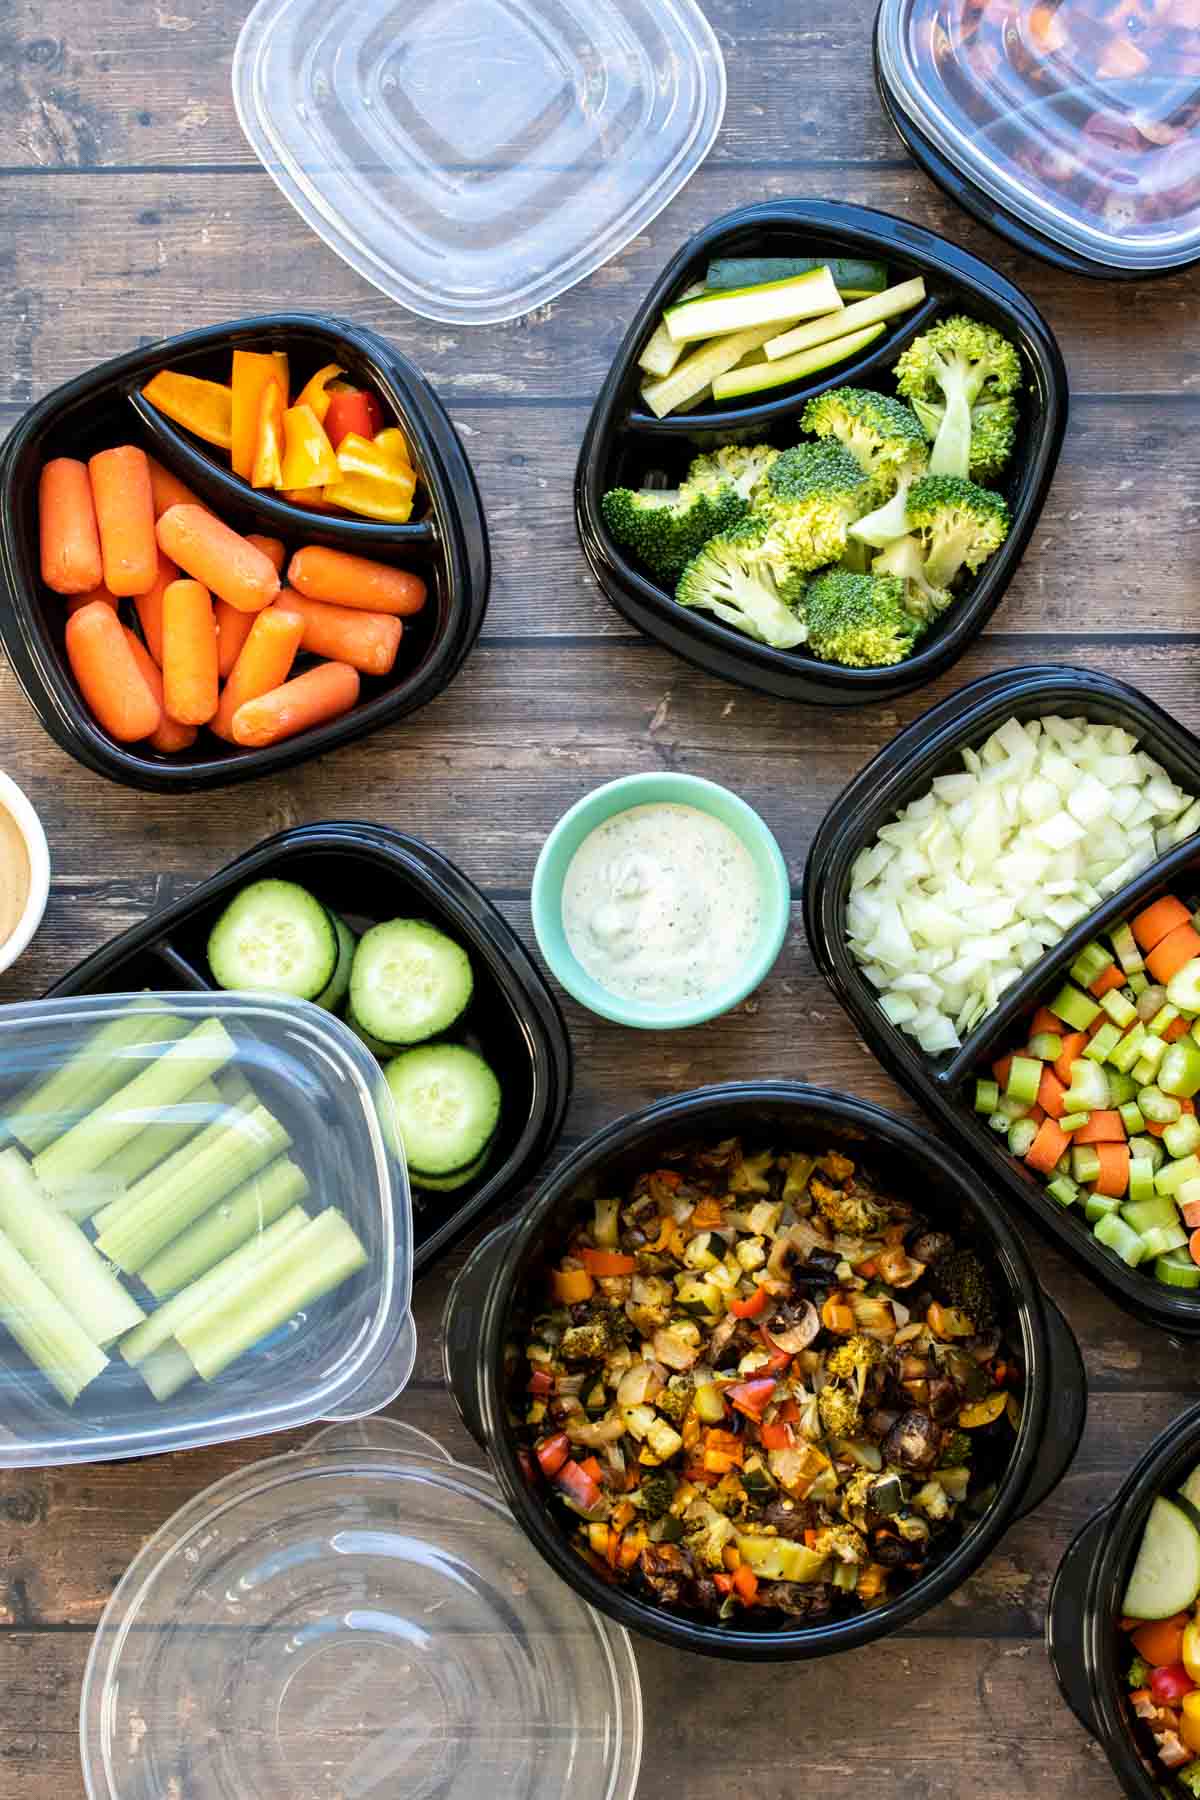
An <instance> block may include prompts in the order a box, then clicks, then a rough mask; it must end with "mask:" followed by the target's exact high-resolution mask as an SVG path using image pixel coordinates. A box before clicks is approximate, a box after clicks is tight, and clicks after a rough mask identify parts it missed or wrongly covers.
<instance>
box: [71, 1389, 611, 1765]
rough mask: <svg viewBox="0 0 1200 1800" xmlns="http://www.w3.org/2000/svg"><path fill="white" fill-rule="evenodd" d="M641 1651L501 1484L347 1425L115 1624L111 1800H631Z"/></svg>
mask: <svg viewBox="0 0 1200 1800" xmlns="http://www.w3.org/2000/svg"><path fill="white" fill-rule="evenodd" d="M641 1745H642V1709H641V1690H640V1687H639V1683H638V1676H637V1666H636V1664H635V1662H634V1657H633V1651H632V1648H631V1646H630V1642H629V1637H628V1634H627V1633H626V1632H625V1631H624V1630H623V1629H622V1628H621V1627H620V1626H617V1625H614V1624H612V1623H611V1622H610V1621H609V1620H607V1619H604V1618H602V1617H601V1616H600V1615H599V1614H598V1613H595V1612H593V1611H592V1610H591V1608H590V1607H588V1606H587V1605H585V1603H584V1602H583V1601H582V1600H580V1599H579V1598H578V1596H577V1595H576V1594H574V1592H573V1591H572V1590H571V1589H570V1588H569V1587H568V1586H567V1585H566V1583H565V1582H563V1581H561V1580H560V1579H559V1578H558V1576H557V1575H555V1574H554V1573H553V1572H552V1571H551V1570H550V1569H549V1568H548V1567H547V1565H546V1564H545V1563H544V1562H543V1561H542V1559H541V1557H540V1556H539V1555H538V1554H537V1552H536V1551H535V1550H534V1549H533V1548H532V1546H531V1545H530V1544H529V1543H528V1541H527V1539H526V1538H525V1537H524V1536H523V1534H522V1533H521V1532H520V1530H519V1529H518V1527H517V1525H516V1524H515V1522H514V1521H513V1518H512V1516H511V1514H510V1513H509V1512H508V1510H507V1508H506V1507H505V1505H504V1502H503V1500H502V1499H501V1498H500V1494H499V1489H498V1488H497V1486H496V1483H495V1482H494V1480H493V1479H492V1477H491V1476H490V1475H486V1474H483V1473H481V1472H479V1471H477V1470H475V1469H468V1468H465V1467H463V1466H462V1465H461V1464H459V1463H455V1462H452V1461H450V1460H449V1459H448V1458H447V1457H446V1455H445V1452H444V1451H442V1450H441V1448H440V1446H439V1445H438V1444H437V1443H436V1442H435V1441H434V1440H433V1439H431V1438H429V1437H427V1436H426V1435H425V1434H424V1433H423V1432H416V1431H412V1430H411V1429H410V1428H409V1427H407V1426H404V1425H401V1424H399V1423H397V1422H396V1421H394V1420H371V1421H369V1422H367V1423H366V1424H364V1425H359V1426H333V1427H331V1428H329V1429H328V1430H326V1431H324V1432H321V1433H320V1434H319V1435H318V1436H317V1438H316V1439H315V1440H314V1441H313V1443H311V1444H310V1445H309V1446H308V1447H307V1448H305V1449H303V1450H300V1451H296V1452H294V1453H292V1454H290V1455H287V1456H279V1457H272V1458H270V1459H269V1460H266V1461H262V1462H257V1463H253V1464H250V1465H249V1466H247V1467H246V1468H244V1469H240V1470H238V1471H237V1472H236V1473H235V1474H233V1475H229V1476H226V1477H225V1479H224V1480H222V1481H218V1482H217V1483H216V1484H215V1485H214V1486H213V1487H210V1488H209V1489H208V1490H207V1491H206V1492H205V1493H202V1494H200V1495H198V1496H197V1497H196V1498H195V1499H194V1500H191V1501H189V1502H188V1504H187V1505H186V1506H184V1507H182V1508H181V1509H180V1511H179V1512H177V1513H176V1515H175V1517H174V1518H173V1519H171V1520H170V1521H169V1522H168V1523H167V1524H166V1525H164V1526H163V1527H162V1529H161V1530H160V1531H158V1532H157V1533H156V1534H155V1536H154V1537H153V1538H151V1539H150V1541H149V1542H148V1543H147V1544H146V1545H145V1547H144V1548H143V1549H142V1551H141V1552H140V1554H139V1555H138V1556H137V1558H136V1559H135V1560H134V1562H133V1563H132V1564H131V1565H130V1568H129V1569H128V1571H127V1572H126V1574H125V1576H124V1578H123V1579H122V1581H121V1583H120V1585H119V1586H118V1587H117V1589H116V1591H115V1592H114V1594H113V1596H112V1598H111V1599H110V1601H109V1602H108V1605H107V1606H106V1608H105V1610H104V1615H103V1617H102V1618H101V1620H100V1625H99V1627H98V1629H97V1632H96V1636H95V1639H94V1641H93V1644H92V1649H91V1653H90V1655H89V1658H88V1664H87V1670H86V1673H85V1675H84V1682H83V1695H82V1701H81V1709H80V1747H81V1753H82V1759H83V1773H84V1779H85V1782H86V1785H87V1791H88V1794H89V1795H90V1796H91V1800H162V1797H163V1796H164V1795H171V1794H179V1795H186V1796H187V1800H241V1796H244V1795H256V1796H260V1797H261V1800H267V1796H269V1797H270V1800H333V1797H334V1796H337V1797H338V1800H434V1796H436V1800H483V1797H484V1796H488V1795H494V1796H497V1797H498V1800H499V1797H501V1796H502V1797H503V1800H562V1797H563V1796H564V1795H567V1794H569V1795H570V1796H571V1800H630V1797H631V1796H632V1794H633V1792H634V1789H635V1787H636V1784H637V1776H638V1765H639V1762H640V1759H641Z"/></svg>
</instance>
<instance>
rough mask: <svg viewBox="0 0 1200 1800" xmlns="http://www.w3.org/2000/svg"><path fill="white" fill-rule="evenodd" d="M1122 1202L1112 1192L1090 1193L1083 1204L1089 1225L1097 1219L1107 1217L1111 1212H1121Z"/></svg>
mask: <svg viewBox="0 0 1200 1800" xmlns="http://www.w3.org/2000/svg"><path fill="white" fill-rule="evenodd" d="M1120 1208H1121V1202H1120V1201H1119V1200H1117V1199H1115V1198H1114V1197H1113V1196H1112V1195H1111V1194H1089V1195H1088V1197H1087V1199H1086V1200H1085V1201H1084V1205H1083V1216H1084V1218H1085V1219H1086V1220H1087V1222H1088V1224H1089V1225H1094V1224H1095V1223H1096V1221H1097V1219H1107V1218H1108V1216H1109V1214H1110V1213H1115V1212H1119V1211H1120Z"/></svg>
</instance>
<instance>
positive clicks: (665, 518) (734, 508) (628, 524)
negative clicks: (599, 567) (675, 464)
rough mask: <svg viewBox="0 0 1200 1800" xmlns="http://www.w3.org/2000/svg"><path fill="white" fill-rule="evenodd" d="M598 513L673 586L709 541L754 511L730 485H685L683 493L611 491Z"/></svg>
mask: <svg viewBox="0 0 1200 1800" xmlns="http://www.w3.org/2000/svg"><path fill="white" fill-rule="evenodd" d="M600 510H601V512H602V513H603V515H604V522H605V524H606V525H607V526H608V529H609V530H610V531H611V532H612V534H613V536H614V537H615V538H616V540H617V542H618V543H619V544H623V545H624V546H625V548H626V549H627V550H630V551H632V553H633V554H634V556H636V557H637V559H638V561H639V562H641V563H644V564H645V565H646V567H647V569H649V571H650V573H651V574H652V575H657V576H658V578H659V580H660V581H666V582H673V581H674V580H675V579H676V578H677V577H678V576H679V574H680V573H681V572H682V570H683V569H684V567H685V566H686V564H687V563H688V562H689V560H690V559H691V558H692V557H693V556H695V554H696V552H697V551H698V550H700V549H701V548H702V546H703V545H705V544H706V543H707V542H708V540H709V538H711V537H715V536H716V535H717V533H718V532H721V531H730V530H732V528H733V527H734V526H735V525H736V524H738V522H739V521H740V520H741V519H744V518H745V517H746V514H747V513H748V512H749V510H750V508H749V502H748V501H747V500H744V499H743V498H742V496H741V495H740V494H739V493H737V492H736V491H735V490H734V489H733V488H732V487H730V486H725V487H718V488H717V489H716V490H715V491H712V492H709V491H704V490H701V489H700V488H693V487H691V486H690V485H689V484H688V483H687V482H685V483H684V484H683V486H682V487H680V488H661V489H660V488H641V489H635V488H610V489H609V490H608V492H607V493H606V494H605V496H604V498H603V500H602V501H601V502H600Z"/></svg>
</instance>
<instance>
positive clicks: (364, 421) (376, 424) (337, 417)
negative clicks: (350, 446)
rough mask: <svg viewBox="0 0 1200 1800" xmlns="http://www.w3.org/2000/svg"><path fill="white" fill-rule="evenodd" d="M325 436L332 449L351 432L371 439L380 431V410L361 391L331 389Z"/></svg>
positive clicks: (381, 419) (381, 414)
mask: <svg viewBox="0 0 1200 1800" xmlns="http://www.w3.org/2000/svg"><path fill="white" fill-rule="evenodd" d="M324 423H325V435H326V437H327V438H328V439H329V441H330V443H331V444H332V445H333V447H334V449H335V450H336V449H337V447H338V445H339V444H340V443H341V441H342V439H343V438H344V437H347V436H349V434H350V432H352V431H353V432H355V433H356V434H357V435H358V436H359V437H365V438H373V437H374V436H375V433H376V432H377V431H382V430H383V408H382V407H381V406H380V404H379V402H378V400H377V399H376V398H375V396H374V394H371V393H368V392H367V390H366V389H365V388H333V389H332V390H331V391H330V393H329V411H328V412H327V413H326V414H325V420H324Z"/></svg>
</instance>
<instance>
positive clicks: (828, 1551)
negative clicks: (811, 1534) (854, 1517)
mask: <svg viewBox="0 0 1200 1800" xmlns="http://www.w3.org/2000/svg"><path fill="white" fill-rule="evenodd" d="M809 1548H810V1549H812V1550H815V1551H816V1552H817V1554H818V1556H836V1558H837V1560H838V1561H839V1562H844V1563H865V1562H866V1560H867V1540H866V1538H864V1536H863V1534H862V1532H861V1531H858V1530H856V1529H855V1527H854V1526H853V1525H823V1526H822V1527H821V1529H820V1530H819V1531H818V1532H817V1534H816V1536H815V1538H814V1539H813V1542H812V1543H811V1545H810V1546H809Z"/></svg>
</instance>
